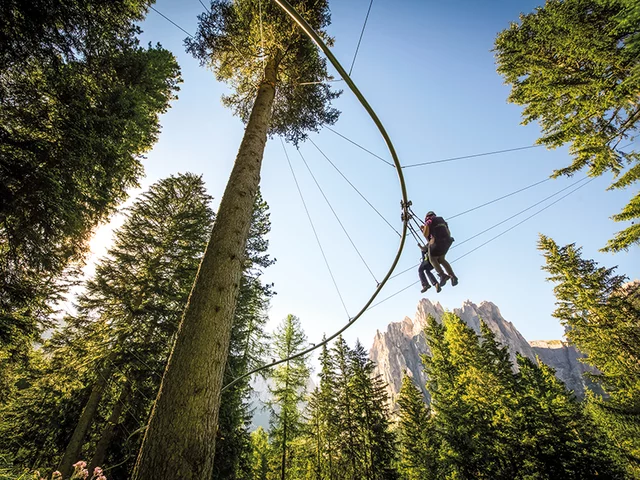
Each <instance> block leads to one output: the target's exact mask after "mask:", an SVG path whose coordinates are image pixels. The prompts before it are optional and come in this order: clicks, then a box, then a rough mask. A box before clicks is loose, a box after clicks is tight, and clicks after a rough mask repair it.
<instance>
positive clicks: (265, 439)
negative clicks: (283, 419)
mask: <svg viewBox="0 0 640 480" xmlns="http://www.w3.org/2000/svg"><path fill="white" fill-rule="evenodd" d="M270 452H271V447H270V445H269V435H268V434H267V432H265V431H264V429H263V428H262V427H258V429H257V430H254V431H253V432H251V457H250V463H251V472H250V476H249V477H248V478H250V479H251V480H268V479H269V478H270V477H269V474H270V468H269V457H270V456H271V453H270Z"/></svg>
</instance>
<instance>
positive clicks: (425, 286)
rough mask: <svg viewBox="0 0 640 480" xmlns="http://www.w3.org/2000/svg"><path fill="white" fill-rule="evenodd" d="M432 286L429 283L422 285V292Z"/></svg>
mask: <svg viewBox="0 0 640 480" xmlns="http://www.w3.org/2000/svg"><path fill="white" fill-rule="evenodd" d="M430 288H431V286H429V285H422V290H420V293H424V292H426V291H427V290H429V289H430Z"/></svg>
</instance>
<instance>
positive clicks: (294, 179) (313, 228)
mask: <svg viewBox="0 0 640 480" xmlns="http://www.w3.org/2000/svg"><path fill="white" fill-rule="evenodd" d="M280 142H281V143H282V149H283V150H284V155H285V156H286V157H287V163H288V164H289V168H290V169H291V175H293V181H294V182H295V184H296V188H297V189H298V193H299V194H300V200H302V205H303V206H304V211H305V212H307V218H308V219H309V223H310V224H311V229H312V230H313V234H314V235H315V237H316V242H318V247H320V252H321V253H322V258H323V259H324V264H325V265H326V266H327V270H329V275H330V276H331V280H332V281H333V286H334V287H336V292H338V297H340V302H342V306H343V307H344V311H345V312H346V313H347V317H348V316H349V311H348V310H347V305H346V304H345V303H344V299H343V298H342V294H341V293H340V289H339V288H338V282H336V279H335V277H334V276H333V272H332V271H331V266H329V262H328V261H327V256H326V255H325V254H324V249H323V248H322V244H321V243H320V237H318V232H317V231H316V227H315V226H314V225H313V220H312V219H311V215H310V214H309V209H308V208H307V202H305V201H304V196H303V195H302V190H301V189H300V185H299V184H298V179H297V178H296V173H295V172H294V171H293V165H291V160H290V159H289V154H288V153H287V149H286V148H285V146H284V141H283V140H282V137H281V138H280Z"/></svg>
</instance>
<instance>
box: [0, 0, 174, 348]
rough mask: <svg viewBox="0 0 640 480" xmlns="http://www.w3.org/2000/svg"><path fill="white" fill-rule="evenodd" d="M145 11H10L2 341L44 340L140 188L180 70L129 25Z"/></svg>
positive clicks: (0, 265) (3, 118)
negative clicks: (42, 334) (73, 269)
mask: <svg viewBox="0 0 640 480" xmlns="http://www.w3.org/2000/svg"><path fill="white" fill-rule="evenodd" d="M146 4H147V3H139V2H120V1H115V2H97V1H85V2H64V3H61V2H43V1H36V2H35V3H32V2H14V1H9V2H3V4H2V7H0V8H1V9H2V10H1V11H2V17H1V18H2V21H1V22H0V32H1V33H0V41H1V42H2V45H3V47H6V48H1V49H0V50H2V55H3V56H2V61H3V62H5V68H2V67H0V278H1V280H0V317H1V318H2V325H3V327H2V332H0V341H2V342H3V343H4V344H5V345H6V344H7V343H8V342H9V339H10V338H11V339H13V340H15V342H13V343H14V344H16V343H18V337H19V336H20V335H22V339H23V342H22V343H24V344H28V343H29V342H30V341H31V340H33V339H35V338H37V334H38V331H39V330H40V329H41V328H42V327H43V321H44V320H45V319H46V317H47V316H48V315H49V314H50V313H51V308H50V305H51V303H52V302H54V301H56V300H57V298H58V295H59V294H60V293H61V292H62V291H63V290H64V289H63V288H62V287H61V285H60V281H61V280H63V279H64V276H63V272H64V271H65V269H67V268H69V266H70V264H71V263H73V262H80V261H81V260H82V258H83V254H84V253H85V252H86V248H87V242H88V239H89V237H90V235H91V233H92V231H93V229H94V228H95V227H96V226H97V225H98V224H99V223H100V222H102V221H105V220H106V219H107V218H108V217H109V215H111V214H112V213H113V212H114V211H115V208H116V207H117V205H118V204H119V203H121V202H122V201H123V200H124V199H125V198H126V197H127V190H128V189H130V188H131V187H134V186H136V185H137V181H138V178H139V177H140V175H141V174H142V164H141V160H142V158H143V155H144V153H145V152H146V151H148V150H150V149H151V147H152V146H153V144H154V143H155V142H156V140H157V137H158V134H159V131H160V123H159V115H160V114H161V113H163V112H165V111H166V110H167V108H168V107H169V102H170V101H171V100H172V99H174V98H175V92H176V91H177V89H178V88H177V84H178V83H179V81H180V72H179V67H178V64H177V63H176V60H175V58H174V56H173V55H172V54H171V53H170V52H169V51H167V50H165V49H163V48H162V47H161V46H160V45H157V46H149V47H148V48H142V47H140V46H139V45H138V41H137V39H136V38H135V34H136V33H137V31H138V30H137V29H136V28H134V26H133V22H134V21H135V20H139V19H140V18H142V15H143V14H144V11H145V9H146Z"/></svg>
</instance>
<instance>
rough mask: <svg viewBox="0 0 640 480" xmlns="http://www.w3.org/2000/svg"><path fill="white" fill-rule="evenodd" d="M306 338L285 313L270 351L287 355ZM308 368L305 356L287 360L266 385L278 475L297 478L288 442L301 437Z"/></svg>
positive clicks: (298, 349) (282, 478)
mask: <svg viewBox="0 0 640 480" xmlns="http://www.w3.org/2000/svg"><path fill="white" fill-rule="evenodd" d="M306 342H307V338H306V336H305V334H304V331H303V330H302V326H301V325H300V320H299V319H298V318H297V317H295V316H294V315H287V317H286V318H285V319H284V320H283V321H282V324H281V325H280V326H279V327H278V329H277V331H276V332H275V334H274V335H273V353H274V354H275V355H276V356H277V358H279V359H285V358H289V357H291V356H292V355H295V354H297V353H299V352H301V351H302V350H304V349H305V348H306ZM309 373H310V372H309V367H308V365H307V358H306V357H304V356H303V357H298V358H295V359H293V360H287V361H286V362H284V363H282V364H281V365H279V366H277V367H275V368H274V370H273V372H272V373H271V375H270V376H271V379H272V380H273V387H269V392H270V393H271V395H272V400H270V402H269V407H270V409H271V430H270V437H271V443H272V445H273V449H274V452H276V458H277V459H278V461H277V465H278V468H277V471H278V475H277V478H279V479H280V480H285V479H287V478H296V477H295V476H291V475H290V473H289V469H290V468H291V466H292V465H293V463H294V461H293V459H292V456H293V448H292V447H291V445H292V444H293V443H294V442H295V440H296V439H297V438H298V437H299V436H300V434H301V431H302V427H303V422H302V415H301V411H300V405H301V403H302V402H303V401H304V400H305V398H306V387H307V383H308V381H309Z"/></svg>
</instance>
